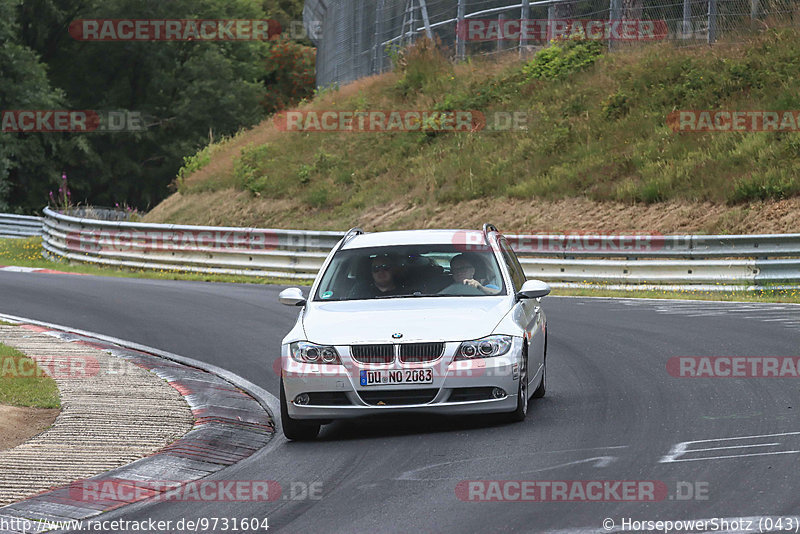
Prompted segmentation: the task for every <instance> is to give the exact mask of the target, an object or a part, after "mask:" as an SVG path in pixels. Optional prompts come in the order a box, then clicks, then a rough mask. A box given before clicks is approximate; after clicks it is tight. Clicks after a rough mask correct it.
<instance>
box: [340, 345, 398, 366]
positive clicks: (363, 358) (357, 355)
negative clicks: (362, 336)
mask: <svg viewBox="0 0 800 534" xmlns="http://www.w3.org/2000/svg"><path fill="white" fill-rule="evenodd" d="M350 356H352V357H353V359H354V360H355V361H357V362H359V363H392V362H393V361H394V345H352V346H351V347H350Z"/></svg>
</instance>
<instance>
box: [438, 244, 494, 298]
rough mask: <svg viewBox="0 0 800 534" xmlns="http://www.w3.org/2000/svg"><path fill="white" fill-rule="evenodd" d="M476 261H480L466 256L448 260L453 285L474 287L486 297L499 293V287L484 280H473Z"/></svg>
mask: <svg viewBox="0 0 800 534" xmlns="http://www.w3.org/2000/svg"><path fill="white" fill-rule="evenodd" d="M478 261H480V260H478V259H476V258H472V257H470V256H467V255H466V254H459V255H458V256H454V257H453V259H452V260H450V273H452V275H453V283H454V284H464V285H467V286H470V287H474V288H475V289H477V290H479V291H481V292H482V293H484V294H486V295H497V294H498V293H500V288H499V287H497V286H496V285H494V284H489V283H487V281H486V280H483V279H481V281H478V280H476V279H475V271H476V263H477V262H478ZM484 284H485V285H484Z"/></svg>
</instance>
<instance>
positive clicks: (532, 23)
mask: <svg viewBox="0 0 800 534" xmlns="http://www.w3.org/2000/svg"><path fill="white" fill-rule="evenodd" d="M456 33H457V34H458V36H459V37H460V38H461V39H463V40H465V41H479V42H480V41H520V40H525V41H534V42H548V41H552V40H559V39H585V40H595V41H659V40H662V39H666V38H667V36H668V27H667V23H666V21H664V20H636V19H629V20H600V19H598V20H587V19H551V20H548V19H520V20H514V19H509V20H496V19H470V20H464V21H461V22H459V23H458V24H457V26H456Z"/></svg>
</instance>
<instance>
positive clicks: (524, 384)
mask: <svg viewBox="0 0 800 534" xmlns="http://www.w3.org/2000/svg"><path fill="white" fill-rule="evenodd" d="M527 415H528V344H527V343H526V344H525V345H523V348H522V369H520V371H519V388H518V389H517V409H516V410H514V411H513V412H511V414H510V419H511V421H512V422H514V423H521V422H522V421H524V420H525V416H527Z"/></svg>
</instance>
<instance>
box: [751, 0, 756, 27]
mask: <svg viewBox="0 0 800 534" xmlns="http://www.w3.org/2000/svg"><path fill="white" fill-rule="evenodd" d="M756 19H758V0H750V22H751V23H754V22H755V21H756Z"/></svg>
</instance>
